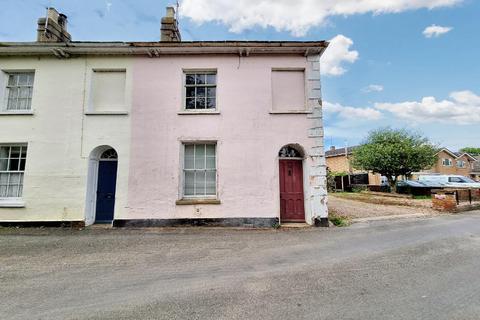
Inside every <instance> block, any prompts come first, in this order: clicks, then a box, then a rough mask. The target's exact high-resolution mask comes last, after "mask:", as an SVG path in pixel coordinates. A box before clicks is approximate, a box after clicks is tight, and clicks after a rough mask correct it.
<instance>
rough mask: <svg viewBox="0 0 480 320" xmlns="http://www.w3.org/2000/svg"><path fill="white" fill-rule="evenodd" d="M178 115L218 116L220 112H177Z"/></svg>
mask: <svg viewBox="0 0 480 320" xmlns="http://www.w3.org/2000/svg"><path fill="white" fill-rule="evenodd" d="M177 114H179V115H197V114H220V111H218V110H215V111H179V112H178V113H177Z"/></svg>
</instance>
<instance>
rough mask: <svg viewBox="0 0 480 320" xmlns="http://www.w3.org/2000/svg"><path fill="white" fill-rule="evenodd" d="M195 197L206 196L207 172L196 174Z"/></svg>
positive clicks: (197, 172)
mask: <svg viewBox="0 0 480 320" xmlns="http://www.w3.org/2000/svg"><path fill="white" fill-rule="evenodd" d="M195 195H205V171H196V172H195Z"/></svg>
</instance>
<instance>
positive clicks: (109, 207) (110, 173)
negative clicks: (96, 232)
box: [95, 161, 117, 223]
mask: <svg viewBox="0 0 480 320" xmlns="http://www.w3.org/2000/svg"><path fill="white" fill-rule="evenodd" d="M116 185H117V161H100V163H99V166H98V182H97V209H96V212H95V222H96V223H110V222H112V221H113V212H114V210H115V188H116Z"/></svg>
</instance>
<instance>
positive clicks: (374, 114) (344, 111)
mask: <svg viewBox="0 0 480 320" xmlns="http://www.w3.org/2000/svg"><path fill="white" fill-rule="evenodd" d="M323 110H324V111H325V112H326V113H329V114H336V115H338V116H339V117H341V118H343V119H347V120H349V119H354V120H378V119H380V118H381V117H382V113H381V112H380V111H378V110H376V109H374V108H354V107H349V106H343V105H341V104H339V103H330V102H327V101H324V102H323Z"/></svg>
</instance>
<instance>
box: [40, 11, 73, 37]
mask: <svg viewBox="0 0 480 320" xmlns="http://www.w3.org/2000/svg"><path fill="white" fill-rule="evenodd" d="M71 40H72V37H71V36H70V34H69V33H68V32H67V16H66V15H64V14H63V13H58V11H57V10H55V8H48V9H47V16H46V17H45V18H40V19H38V28H37V42H70V41H71Z"/></svg>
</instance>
